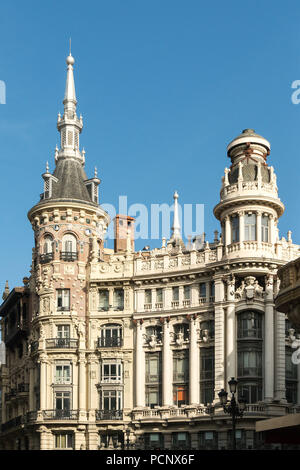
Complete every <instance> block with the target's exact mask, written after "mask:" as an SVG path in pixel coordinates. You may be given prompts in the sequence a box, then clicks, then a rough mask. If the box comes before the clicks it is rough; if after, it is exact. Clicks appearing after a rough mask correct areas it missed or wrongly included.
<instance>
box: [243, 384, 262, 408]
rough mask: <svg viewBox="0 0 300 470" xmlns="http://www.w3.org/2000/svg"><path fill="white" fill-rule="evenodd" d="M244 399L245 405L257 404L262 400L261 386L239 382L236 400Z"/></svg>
mask: <svg viewBox="0 0 300 470" xmlns="http://www.w3.org/2000/svg"><path fill="white" fill-rule="evenodd" d="M241 397H243V398H245V400H246V403H257V402H258V401H261V400H262V384H261V382H260V381H257V382H247V381H246V382H244V381H243V382H240V383H239V385H238V399H240V398H241Z"/></svg>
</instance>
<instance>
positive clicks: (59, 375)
mask: <svg viewBox="0 0 300 470" xmlns="http://www.w3.org/2000/svg"><path fill="white" fill-rule="evenodd" d="M54 382H55V383H56V384H70V383H71V365H70V364H62V365H56V366H55V378H54Z"/></svg>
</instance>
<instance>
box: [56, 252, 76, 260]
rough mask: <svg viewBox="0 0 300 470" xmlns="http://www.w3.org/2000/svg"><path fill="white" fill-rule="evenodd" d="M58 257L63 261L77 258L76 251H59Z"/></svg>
mask: <svg viewBox="0 0 300 470" xmlns="http://www.w3.org/2000/svg"><path fill="white" fill-rule="evenodd" d="M60 259H61V260H63V261H76V260H77V259H78V253H77V251H61V252H60Z"/></svg>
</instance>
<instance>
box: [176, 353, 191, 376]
mask: <svg viewBox="0 0 300 470" xmlns="http://www.w3.org/2000/svg"><path fill="white" fill-rule="evenodd" d="M188 378H189V351H188V350H185V351H174V352H173V382H188Z"/></svg>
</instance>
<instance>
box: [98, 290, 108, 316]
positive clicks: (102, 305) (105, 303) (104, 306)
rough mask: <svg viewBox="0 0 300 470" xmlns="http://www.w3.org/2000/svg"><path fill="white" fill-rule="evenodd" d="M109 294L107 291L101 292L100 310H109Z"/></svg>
mask: <svg viewBox="0 0 300 470" xmlns="http://www.w3.org/2000/svg"><path fill="white" fill-rule="evenodd" d="M108 302H109V293H108V290H107V289H101V290H99V310H100V311H107V310H108V309H109V303H108Z"/></svg>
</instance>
